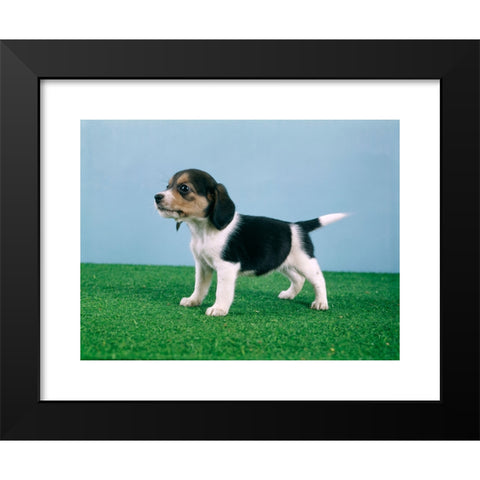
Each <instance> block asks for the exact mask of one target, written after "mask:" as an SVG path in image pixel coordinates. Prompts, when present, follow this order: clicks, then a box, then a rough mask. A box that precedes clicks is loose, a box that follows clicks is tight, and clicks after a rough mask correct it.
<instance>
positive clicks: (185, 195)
mask: <svg viewBox="0 0 480 480" xmlns="http://www.w3.org/2000/svg"><path fill="white" fill-rule="evenodd" d="M155 206H156V208H157V210H158V212H159V213H160V215H162V217H165V218H174V219H175V220H177V222H181V221H184V220H185V221H186V220H188V219H195V218H208V219H209V220H210V221H211V223H212V224H213V225H214V226H215V228H217V229H218V230H222V229H223V228H225V227H226V226H227V225H228V224H229V223H230V222H231V221H232V218H233V215H234V213H235V205H234V203H233V202H232V200H231V199H230V197H229V196H228V193H227V189H226V188H225V187H224V186H223V185H222V184H221V183H217V182H216V181H215V179H214V178H213V177H212V176H211V175H209V174H208V173H206V172H203V171H202V170H196V169H189V170H182V171H180V172H177V173H176V174H175V175H174V176H173V177H172V178H171V179H170V181H169V182H168V185H167V189H166V190H164V191H163V192H160V193H157V194H156V195H155Z"/></svg>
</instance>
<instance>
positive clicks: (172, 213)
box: [157, 205, 183, 216]
mask: <svg viewBox="0 0 480 480" xmlns="http://www.w3.org/2000/svg"><path fill="white" fill-rule="evenodd" d="M157 209H158V210H159V211H160V212H162V213H165V214H167V215H179V216H181V215H183V212H182V211H181V210H170V209H169V208H165V207H161V206H159V205H157Z"/></svg>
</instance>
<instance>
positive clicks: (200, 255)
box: [190, 215, 237, 270]
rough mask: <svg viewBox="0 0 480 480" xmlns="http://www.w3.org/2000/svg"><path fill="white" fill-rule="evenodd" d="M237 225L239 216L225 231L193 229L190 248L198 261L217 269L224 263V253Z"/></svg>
mask: <svg viewBox="0 0 480 480" xmlns="http://www.w3.org/2000/svg"><path fill="white" fill-rule="evenodd" d="M236 223H237V215H235V217H234V219H233V220H232V222H231V223H230V224H229V225H228V226H227V227H226V228H225V229H223V230H217V229H215V228H191V232H192V240H191V242H190V248H191V250H192V253H193V255H194V256H195V258H196V259H198V260H200V261H201V262H203V263H205V264H207V265H208V266H209V267H211V268H213V269H215V270H216V269H217V268H218V266H219V264H220V263H221V262H222V259H221V256H222V251H223V249H224V247H225V245H226V243H227V241H228V237H229V236H230V235H231V234H232V232H233V231H234V229H235V226H236Z"/></svg>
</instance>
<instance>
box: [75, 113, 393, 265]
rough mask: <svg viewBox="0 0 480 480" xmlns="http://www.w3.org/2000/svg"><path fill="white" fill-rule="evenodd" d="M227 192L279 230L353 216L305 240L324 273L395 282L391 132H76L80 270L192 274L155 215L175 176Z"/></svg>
mask: <svg viewBox="0 0 480 480" xmlns="http://www.w3.org/2000/svg"><path fill="white" fill-rule="evenodd" d="M185 168H199V169H202V170H206V171H208V172H209V173H210V174H211V175H212V176H213V177H214V178H215V179H216V180H217V181H218V182H220V183H223V184H225V186H226V187H227V189H228V192H229V194H230V196H231V197H232V199H233V201H234V202H235V204H236V207H237V211H239V212H240V213H246V214H251V215H264V216H269V217H274V218H279V219H282V220H288V221H297V220H309V219H311V218H315V217H317V216H319V215H323V214H327V213H335V212H350V213H351V214H352V215H351V216H350V217H348V218H346V219H343V220H341V221H340V222H338V223H335V224H332V225H329V226H327V227H325V228H323V229H320V230H317V231H315V232H312V234H311V237H312V240H313V242H314V245H315V255H316V257H317V259H318V260H319V263H320V266H321V267H322V268H323V269H324V270H327V271H329V270H330V271H361V272H398V271H399V122H398V121H396V120H388V121H384V120H381V121H357V120H349V121H296V120H293V121H223V120H219V121H135V120H133V121H130V120H129V121H116V120H115V121H109V120H106V121H97V120H84V121H82V122H81V232H82V238H81V249H82V251H81V259H82V262H95V263H130V264H152V265H193V259H192V255H191V253H190V250H189V241H190V234H189V231H188V228H187V227H186V225H183V226H182V227H181V228H180V230H179V231H178V232H176V230H175V222H174V221H173V220H170V219H164V218H162V217H160V216H159V215H158V213H157V212H156V211H155V209H154V206H153V196H154V194H155V193H157V192H159V191H162V190H164V189H165V187H166V185H167V182H168V180H169V179H170V178H171V176H172V175H173V174H174V173H175V172H176V171H178V170H182V169H185Z"/></svg>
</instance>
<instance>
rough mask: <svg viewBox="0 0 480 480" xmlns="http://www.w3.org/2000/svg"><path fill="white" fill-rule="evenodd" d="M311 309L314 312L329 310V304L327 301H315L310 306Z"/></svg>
mask: <svg viewBox="0 0 480 480" xmlns="http://www.w3.org/2000/svg"><path fill="white" fill-rule="evenodd" d="M310 308H312V309H313V310H328V302H327V301H326V300H324V301H320V300H315V301H313V302H312V304H311V305H310Z"/></svg>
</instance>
